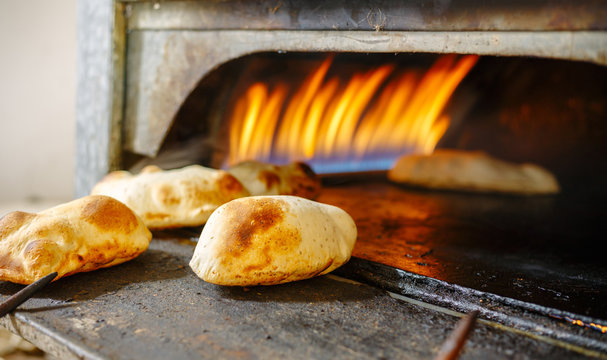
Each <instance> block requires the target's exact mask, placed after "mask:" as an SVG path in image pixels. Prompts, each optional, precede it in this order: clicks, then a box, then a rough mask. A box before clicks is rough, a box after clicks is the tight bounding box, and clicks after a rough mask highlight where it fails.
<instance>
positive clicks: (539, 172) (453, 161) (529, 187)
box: [388, 150, 559, 195]
mask: <svg viewBox="0 0 607 360" xmlns="http://www.w3.org/2000/svg"><path fill="white" fill-rule="evenodd" d="M388 179H390V180H392V181H394V182H398V183H403V184H409V185H413V186H420V187H426V188H432V189H447V190H462V191H475V192H498V193H506V194H518V195H536V194H537V195H539V194H555V193H558V192H559V184H558V182H557V180H556V178H555V177H554V175H553V174H551V173H550V172H549V171H548V170H546V169H544V168H542V167H540V166H537V165H534V164H520V165H519V164H513V163H509V162H506V161H502V160H499V159H496V158H493V157H491V156H489V155H487V154H485V153H483V152H481V151H462V150H437V151H435V152H434V153H433V154H432V155H406V156H403V157H401V158H399V159H398V161H397V162H396V164H395V165H394V167H393V168H392V169H391V170H390V171H389V172H388Z"/></svg>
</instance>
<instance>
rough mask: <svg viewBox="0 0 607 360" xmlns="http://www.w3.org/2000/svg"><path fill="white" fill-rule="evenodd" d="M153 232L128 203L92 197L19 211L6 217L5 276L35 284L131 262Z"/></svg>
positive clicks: (1, 248)
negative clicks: (47, 278) (48, 277)
mask: <svg viewBox="0 0 607 360" xmlns="http://www.w3.org/2000/svg"><path fill="white" fill-rule="evenodd" d="M151 239H152V234H151V233H150V231H149V230H148V229H147V228H146V226H145V225H144V224H143V221H142V220H141V219H139V218H138V217H137V216H136V215H135V214H134V213H133V212H132V211H131V210H130V209H129V208H128V207H127V206H125V205H124V204H122V203H121V202H119V201H117V200H115V199H113V198H110V197H107V196H87V197H84V198H81V199H78V200H74V201H71V202H69V203H66V204H62V205H59V206H56V207H54V208H51V209H48V210H45V211H42V212H40V213H37V214H32V213H26V212H21V211H15V212H12V213H9V214H7V215H5V216H4V217H2V218H1V219H0V280H5V281H11V282H14V283H19V284H30V283H32V282H34V281H36V280H38V279H40V278H41V277H43V276H45V275H47V274H50V273H52V272H55V271H56V272H57V273H58V274H59V275H58V276H57V278H56V279H59V278H61V277H63V276H67V275H71V274H74V273H78V272H84V271H91V270H95V269H99V268H104V267H108V266H113V265H117V264H120V263H123V262H125V261H128V260H131V259H133V258H135V257H137V256H138V255H139V254H141V253H142V252H144V251H145V250H146V249H147V248H148V246H149V244H150V241H151Z"/></svg>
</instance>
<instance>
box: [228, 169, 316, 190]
mask: <svg viewBox="0 0 607 360" xmlns="http://www.w3.org/2000/svg"><path fill="white" fill-rule="evenodd" d="M228 172H229V173H230V174H232V175H234V177H235V178H237V179H238V180H240V182H241V183H242V184H243V185H244V186H245V187H246V188H247V190H249V192H250V193H251V195H254V196H255V195H295V196H301V197H305V198H308V199H315V198H316V197H317V196H318V194H319V193H320V190H321V183H320V179H319V178H318V177H317V176H316V174H315V173H314V171H313V170H312V169H311V168H310V167H309V166H308V165H306V164H304V163H302V162H293V163H290V164H287V165H273V164H267V163H262V162H259V161H243V162H241V163H238V164H237V165H235V166H233V167H231V168H230V169H228Z"/></svg>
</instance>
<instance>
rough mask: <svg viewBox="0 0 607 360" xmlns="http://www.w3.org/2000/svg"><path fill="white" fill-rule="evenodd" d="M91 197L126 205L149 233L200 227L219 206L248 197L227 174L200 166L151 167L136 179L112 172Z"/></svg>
mask: <svg viewBox="0 0 607 360" xmlns="http://www.w3.org/2000/svg"><path fill="white" fill-rule="evenodd" d="M91 193H92V194H102V195H108V196H111V197H113V198H115V199H118V200H120V201H121V202H123V203H125V204H126V205H127V206H128V207H130V208H131V209H132V210H133V211H135V213H136V214H137V215H139V216H140V217H141V218H142V219H143V222H144V223H145V224H146V226H148V227H149V228H150V229H166V228H175V227H182V226H199V225H202V224H204V223H205V222H206V221H207V219H208V218H209V216H210V215H211V213H212V212H213V211H214V210H215V209H217V207H218V206H220V205H222V204H224V203H226V202H228V201H230V200H233V199H236V198H239V197H243V196H248V195H249V192H248V191H247V190H246V189H245V188H244V187H243V186H242V184H241V183H240V182H239V181H238V180H237V179H236V178H235V177H234V176H232V175H230V174H229V173H227V172H226V171H223V170H215V169H210V168H206V167H203V166H199V165H191V166H186V167H184V168H181V169H175V170H166V171H165V170H162V169H160V168H158V167H156V166H153V165H151V166H147V167H145V168H144V169H143V170H142V171H141V173H139V174H138V175H133V174H131V173H130V172H128V171H115V172H112V173H110V174H109V175H107V176H106V177H105V178H104V179H103V180H101V181H100V182H99V183H98V184H97V185H95V187H94V188H93V190H92V192H91Z"/></svg>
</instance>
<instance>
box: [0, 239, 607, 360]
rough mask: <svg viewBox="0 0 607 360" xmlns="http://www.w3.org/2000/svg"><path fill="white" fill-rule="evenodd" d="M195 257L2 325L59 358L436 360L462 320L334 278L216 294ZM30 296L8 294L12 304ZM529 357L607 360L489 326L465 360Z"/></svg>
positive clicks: (46, 295) (113, 274)
mask: <svg viewBox="0 0 607 360" xmlns="http://www.w3.org/2000/svg"><path fill="white" fill-rule="evenodd" d="M193 249H194V245H193V243H192V242H190V241H187V240H185V239H182V240H178V239H160V240H158V239H156V240H153V242H152V244H151V248H150V249H149V250H148V251H147V252H146V253H144V254H142V255H141V256H140V257H139V258H137V259H135V260H133V261H131V262H128V263H125V264H122V265H119V266H116V267H113V268H109V269H103V270H97V271H94V272H90V273H84V274H77V275H74V276H70V277H67V278H63V279H60V280H59V281H57V282H55V283H52V284H50V285H49V287H48V288H47V289H45V290H43V291H42V292H40V293H39V294H37V295H36V296H35V297H34V298H33V299H30V300H28V302H26V303H25V304H24V305H22V306H21V307H20V308H19V309H18V310H17V311H16V312H15V313H14V314H12V315H10V316H8V317H5V318H3V319H1V320H0V324H2V325H3V326H6V327H8V328H10V329H12V330H13V331H16V332H20V333H22V334H23V336H25V337H26V338H28V339H30V340H32V341H33V342H34V343H35V344H36V345H38V346H40V347H42V348H43V349H46V350H50V351H52V352H53V353H54V354H55V355H57V356H58V357H59V358H78V357H80V358H87V359H94V358H111V359H169V358H170V359H198V358H212V359H217V358H244V359H267V358H289V359H310V358H315V359H335V358H346V359H366V358H374V359H378V358H389V359H429V358H432V357H433V356H434V355H435V354H436V353H437V351H438V348H439V346H440V344H441V343H442V341H443V340H444V339H445V337H446V335H447V334H448V332H449V331H450V330H451V329H452V328H453V326H454V324H455V322H456V321H457V320H458V318H457V317H456V316H453V315H452V314H450V313H448V312H445V311H444V310H441V309H439V308H428V307H426V306H420V305H417V304H414V303H410V302H404V301H401V300H397V299H394V298H392V297H390V296H388V295H387V294H386V293H385V292H383V291H381V290H379V289H376V288H373V287H370V286H367V285H362V284H358V283H354V282H350V281H343V280H339V278H335V277H330V276H325V277H320V278H315V279H311V280H307V281H300V282H295V283H291V284H286V285H280V286H272V287H253V288H249V289H243V288H241V287H235V288H226V287H219V286H215V285H212V284H209V283H205V282H203V281H202V280H200V279H198V278H197V277H196V276H195V275H194V273H193V272H192V271H191V270H190V269H189V268H188V265H187V264H188V262H189V259H190V257H191V254H192V252H193ZM20 288H21V286H19V285H14V284H10V283H0V300H1V299H5V298H6V297H7V296H8V295H10V294H12V293H14V292H15V291H17V290H18V289H20ZM421 305H423V304H421ZM523 354H524V356H525V357H526V358H567V359H576V358H587V357H588V356H597V354H599V355H600V353H597V352H596V351H586V350H584V349H581V348H576V347H571V346H567V345H566V344H564V343H562V342H559V341H554V340H550V339H547V338H542V337H538V336H533V335H532V334H528V333H525V332H520V331H519V332H515V331H513V330H512V329H510V328H507V327H498V326H496V325H495V324H493V325H492V324H491V323H480V324H478V325H477V327H476V329H475V331H474V332H473V334H472V335H471V337H470V340H469V341H468V343H467V346H466V348H465V351H464V354H463V356H462V359H486V358H493V359H507V358H513V357H516V356H519V355H520V356H522V355H523Z"/></svg>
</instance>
